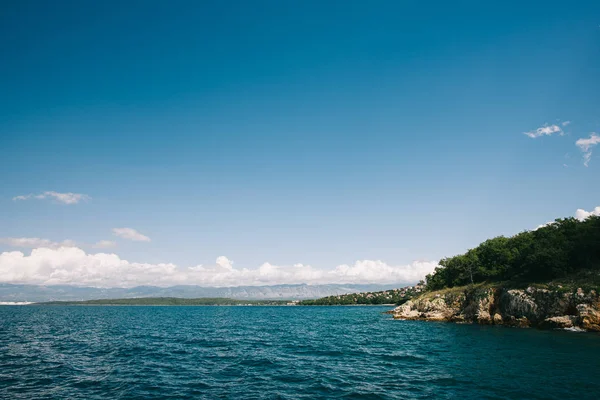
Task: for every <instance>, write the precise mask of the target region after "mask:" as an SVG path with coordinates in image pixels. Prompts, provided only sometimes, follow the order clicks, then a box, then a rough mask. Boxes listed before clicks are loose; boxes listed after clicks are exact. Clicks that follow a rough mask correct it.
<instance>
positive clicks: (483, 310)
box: [390, 286, 600, 332]
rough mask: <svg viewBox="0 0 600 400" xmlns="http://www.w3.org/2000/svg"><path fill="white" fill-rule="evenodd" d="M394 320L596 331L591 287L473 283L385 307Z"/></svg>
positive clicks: (596, 303)
mask: <svg viewBox="0 0 600 400" xmlns="http://www.w3.org/2000/svg"><path fill="white" fill-rule="evenodd" d="M390 313H391V314H392V315H393V317H394V318H395V319H400V320H426V321H446V322H459V323H479V324H485V325H505V326H514V327H522V328H529V327H535V328H540V329H573V330H583V331H591V332H600V297H599V295H598V293H597V292H596V291H595V290H589V291H584V290H583V289H581V288H578V289H577V290H576V291H566V290H562V288H561V287H559V288H556V289H552V290H549V289H539V288H534V287H528V288H527V289H508V288H503V287H489V286H475V287H462V288H453V289H448V290H445V291H444V290H442V291H437V292H427V293H424V294H422V295H420V296H418V297H415V298H413V299H411V300H409V301H407V302H406V303H404V304H402V305H400V306H398V307H396V308H395V309H394V310H392V311H390Z"/></svg>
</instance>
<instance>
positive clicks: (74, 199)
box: [13, 191, 91, 204]
mask: <svg viewBox="0 0 600 400" xmlns="http://www.w3.org/2000/svg"><path fill="white" fill-rule="evenodd" d="M48 198H52V199H54V200H56V201H58V202H59V203H62V204H77V203H79V202H81V201H84V200H89V199H91V197H90V196H88V195H87V194H81V193H70V192H69V193H58V192H52V191H50V192H44V193H41V194H26V195H21V196H15V197H13V200H14V201H18V200H29V199H38V200H43V199H48Z"/></svg>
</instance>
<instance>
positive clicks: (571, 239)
mask: <svg viewBox="0 0 600 400" xmlns="http://www.w3.org/2000/svg"><path fill="white" fill-rule="evenodd" d="M439 264H440V266H439V267H437V268H436V269H435V271H434V272H433V273H432V274H429V275H427V277H426V282H427V285H426V289H427V290H428V291H432V290H439V289H443V288H451V287H455V286H462V285H468V284H476V283H480V282H513V283H518V282H548V281H553V280H555V281H560V280H568V279H567V278H569V277H573V276H575V277H578V279H581V278H584V279H592V280H595V279H597V276H598V273H600V217H599V216H590V217H589V218H587V219H585V220H584V221H580V220H577V219H575V218H565V219H557V220H556V221H554V222H552V223H550V224H547V225H546V226H543V227H541V228H539V229H536V230H533V231H525V232H521V233H519V234H517V235H515V236H512V237H504V236H499V237H496V238H493V239H489V240H486V241H485V242H483V243H481V244H480V245H479V246H477V247H476V248H474V249H471V250H469V251H467V252H466V253H465V254H461V255H457V256H454V257H450V258H445V259H443V260H441V261H440V263H439Z"/></svg>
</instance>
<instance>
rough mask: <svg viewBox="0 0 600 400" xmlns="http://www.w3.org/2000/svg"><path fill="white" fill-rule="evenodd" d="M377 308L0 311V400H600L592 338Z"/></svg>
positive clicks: (598, 350) (599, 352) (598, 361)
mask: <svg viewBox="0 0 600 400" xmlns="http://www.w3.org/2000/svg"><path fill="white" fill-rule="evenodd" d="M384 310H386V308H385V307H383V308H382V307H62V306H61V307H59V306H57V307H41V306H28V307H18V306H5V307H0V398H2V399H101V398H102V399H106V398H111V399H158V398H172V399H188V398H207V399H212V398H231V399H241V398H248V399H252V398H264V399H296V398H305V399H318V398H347V399H360V398H363V399H377V398H381V399H411V398H436V399H437V398H456V399H465V398H472V399H485V398H487V399H519V398H522V399H552V398H555V399H565V398H580V399H584V398H585V399H598V398H599V397H600V336H599V335H594V334H582V333H572V332H562V331H537V330H526V329H511V328H497V327H496V328H495V327H482V326H477V325H456V324H445V323H430V322H409V321H394V320H392V319H390V317H389V316H388V315H384V314H381V312H382V311H384Z"/></svg>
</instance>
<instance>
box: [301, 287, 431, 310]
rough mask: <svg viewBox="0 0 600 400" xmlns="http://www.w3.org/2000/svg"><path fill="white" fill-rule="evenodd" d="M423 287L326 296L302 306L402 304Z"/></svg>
mask: <svg viewBox="0 0 600 400" xmlns="http://www.w3.org/2000/svg"><path fill="white" fill-rule="evenodd" d="M423 289H424V287H423V285H421V284H419V285H415V286H407V287H404V288H401V289H391V290H384V291H381V292H365V293H350V294H342V295H337V296H328V297H323V298H320V299H316V300H302V301H301V302H299V303H298V304H299V305H302V306H338V305H342V306H343V305H359V304H362V305H369V304H370V305H375V304H397V305H399V304H402V303H404V302H406V301H408V300H410V299H411V298H412V297H413V296H415V295H416V294H418V293H421V292H422V291H423Z"/></svg>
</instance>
